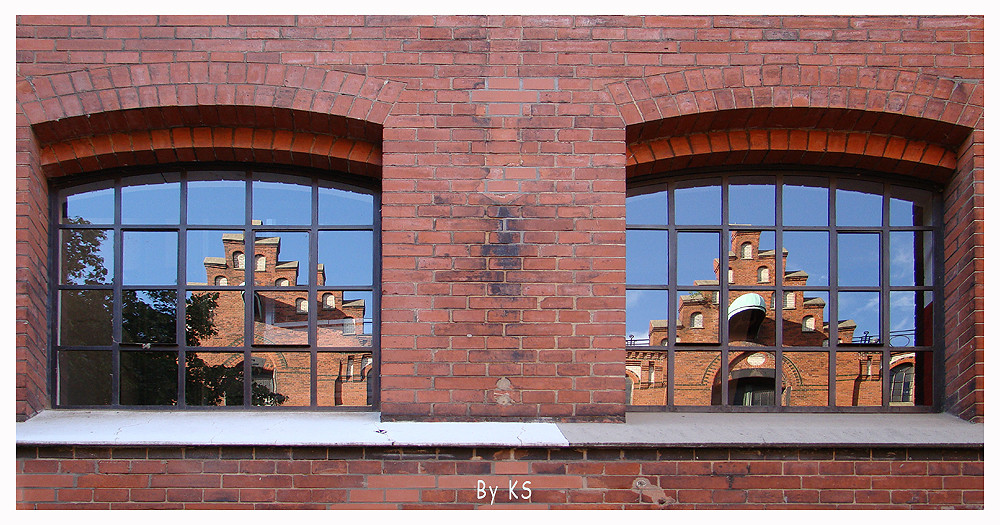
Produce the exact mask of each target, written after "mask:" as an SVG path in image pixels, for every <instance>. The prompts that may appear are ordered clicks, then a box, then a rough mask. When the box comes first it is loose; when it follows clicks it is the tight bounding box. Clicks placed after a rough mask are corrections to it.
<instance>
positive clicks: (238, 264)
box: [233, 252, 247, 270]
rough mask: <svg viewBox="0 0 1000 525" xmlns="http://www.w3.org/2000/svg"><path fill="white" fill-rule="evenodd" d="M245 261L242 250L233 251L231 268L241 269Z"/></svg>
mask: <svg viewBox="0 0 1000 525" xmlns="http://www.w3.org/2000/svg"><path fill="white" fill-rule="evenodd" d="M246 261H247V259H246V256H245V255H243V252H233V268H236V269H237V270H242V269H243V268H245V267H246V266H245V265H246Z"/></svg>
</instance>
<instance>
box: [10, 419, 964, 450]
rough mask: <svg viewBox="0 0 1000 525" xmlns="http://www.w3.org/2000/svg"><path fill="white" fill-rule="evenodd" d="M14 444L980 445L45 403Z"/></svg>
mask: <svg viewBox="0 0 1000 525" xmlns="http://www.w3.org/2000/svg"><path fill="white" fill-rule="evenodd" d="M16 434H17V444H18V445H42V446H45V445H84V446H197V445H216V446H222V445H239V446H374V447H385V446H397V447H447V446H455V447H462V446H483V447H567V446H640V447H646V446H658V447H670V446H684V447H720V446H725V447H733V446H736V447H761V446H765V447H767V446H772V447H795V446H809V447H841V446H842V447H849V446H874V447H982V446H983V443H984V433H983V425H982V424H973V423H968V422H966V421H964V420H961V419H959V418H957V417H954V416H951V415H949V414H805V413H795V414H717V413H716V414H697V413H629V414H628V416H627V418H626V422H625V423H546V422H534V423H520V422H475V423H464V422H454V423H448V422H445V423H424V422H381V421H379V414H378V413H377V412H350V413H343V412H301V411H299V412H297V411H281V412H255V411H246V412H244V411H239V412H229V411H227V412H180V411H151V410H128V411H113V410H47V411H45V412H42V413H40V414H38V415H36V416H35V417H33V418H31V419H29V420H28V421H25V422H21V423H17V424H16Z"/></svg>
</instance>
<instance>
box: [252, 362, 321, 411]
mask: <svg viewBox="0 0 1000 525" xmlns="http://www.w3.org/2000/svg"><path fill="white" fill-rule="evenodd" d="M311 359H312V357H311V356H310V353H309V352H254V353H253V357H251V358H250V366H251V369H250V370H251V373H252V374H253V376H252V377H253V384H252V385H251V387H250V388H251V403H250V404H251V405H253V406H258V407H259V406H284V407H307V406H309V398H310V393H311V387H310V386H309V385H310V383H311V379H310V370H312V362H311Z"/></svg>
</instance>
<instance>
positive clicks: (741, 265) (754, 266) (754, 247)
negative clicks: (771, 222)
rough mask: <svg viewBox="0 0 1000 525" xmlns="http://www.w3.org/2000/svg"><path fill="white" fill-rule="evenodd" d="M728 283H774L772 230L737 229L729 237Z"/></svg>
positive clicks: (749, 284)
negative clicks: (730, 277)
mask: <svg viewBox="0 0 1000 525" xmlns="http://www.w3.org/2000/svg"><path fill="white" fill-rule="evenodd" d="M729 268H731V269H732V279H730V281H729V282H730V283H731V284H733V285H735V286H764V285H768V284H773V283H774V272H775V268H776V266H775V259H774V232H773V231H760V230H738V231H734V232H732V234H731V237H730V244H729Z"/></svg>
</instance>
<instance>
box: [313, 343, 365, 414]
mask: <svg viewBox="0 0 1000 525" xmlns="http://www.w3.org/2000/svg"><path fill="white" fill-rule="evenodd" d="M317 357H318V365H319V366H318V371H319V372H318V373H317V377H316V383H317V384H316V390H317V402H318V404H319V406H366V405H369V404H371V403H370V402H369V401H368V379H369V378H368V375H369V374H370V373H371V369H372V355H371V353H368V352H364V353H362V352H352V353H335V352H319V353H318V354H317Z"/></svg>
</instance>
